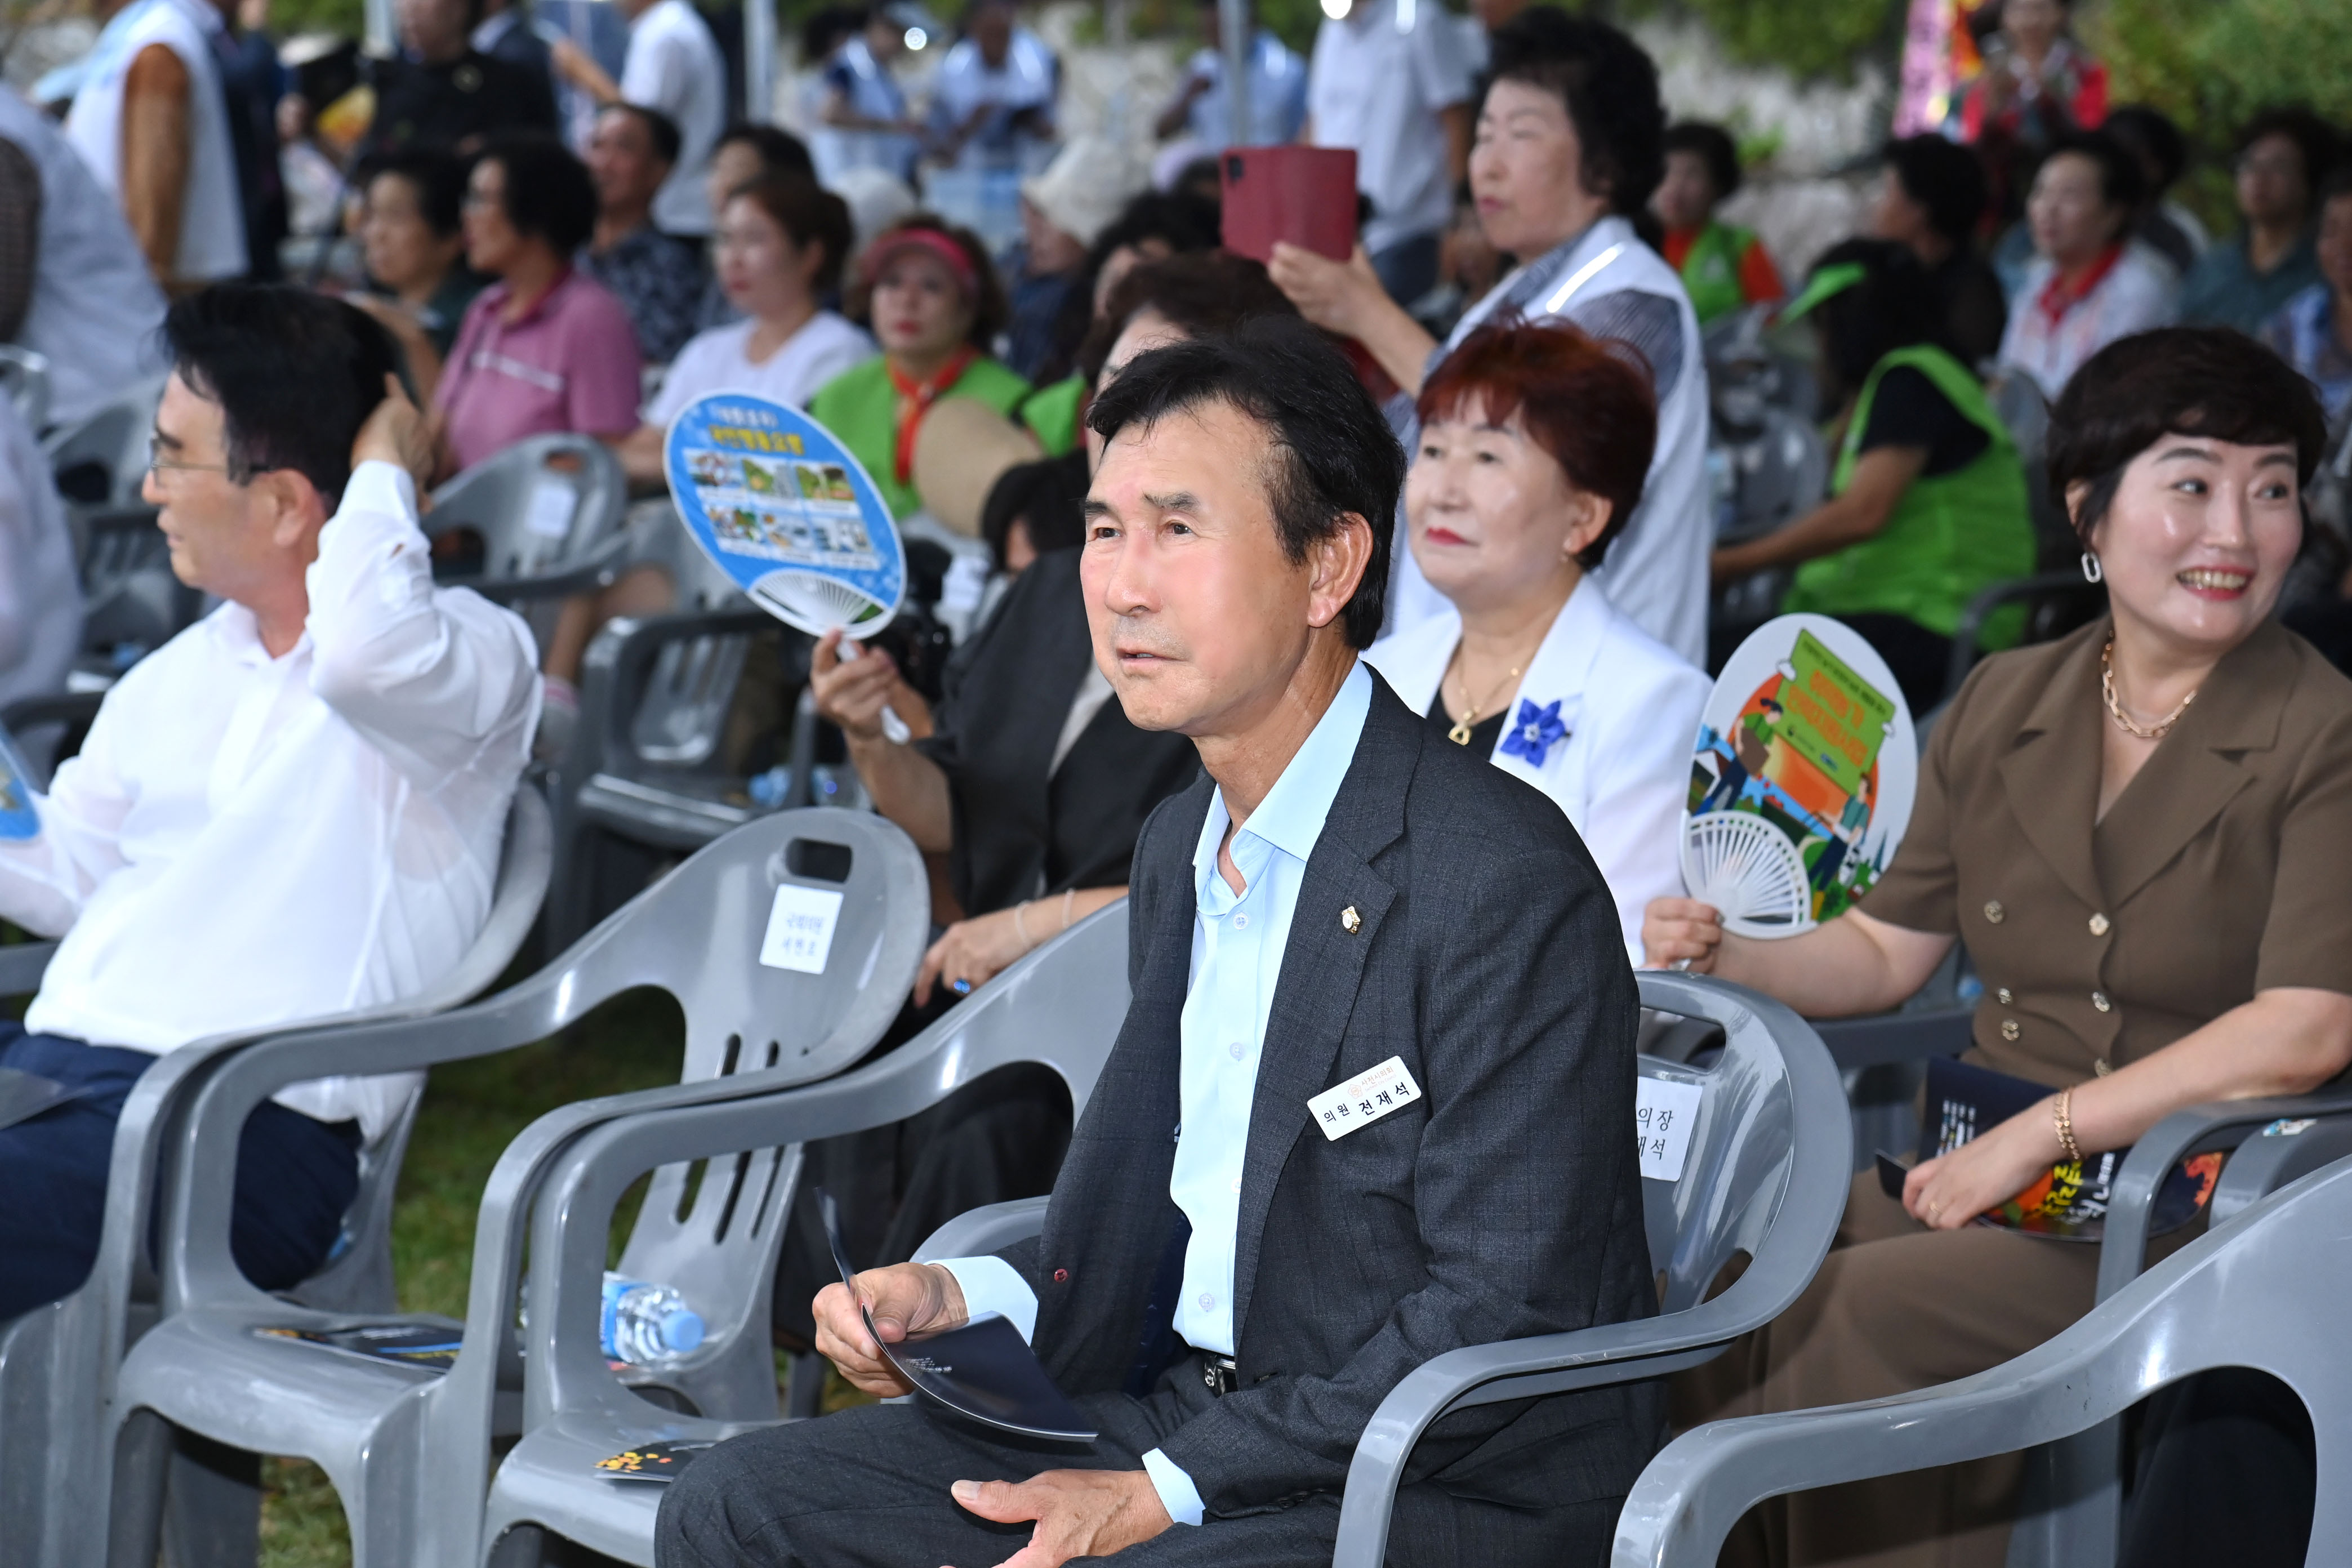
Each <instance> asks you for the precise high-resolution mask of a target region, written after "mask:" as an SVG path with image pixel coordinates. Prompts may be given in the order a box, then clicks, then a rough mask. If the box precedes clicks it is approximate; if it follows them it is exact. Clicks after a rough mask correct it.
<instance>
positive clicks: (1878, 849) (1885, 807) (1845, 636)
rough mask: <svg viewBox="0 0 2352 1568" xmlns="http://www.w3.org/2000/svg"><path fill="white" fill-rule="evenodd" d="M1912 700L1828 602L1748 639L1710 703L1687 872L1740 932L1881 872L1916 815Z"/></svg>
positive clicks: (1818, 915)
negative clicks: (1825, 610) (1827, 608)
mask: <svg viewBox="0 0 2352 1568" xmlns="http://www.w3.org/2000/svg"><path fill="white" fill-rule="evenodd" d="M1918 767H1919V761H1918V742H1917V739H1916V735H1915V732H1914V731H1913V730H1912V727H1911V711H1910V710H1909V709H1908V708H1906V706H1905V705H1904V701H1903V693H1902V691H1901V689H1899V688H1898V687H1897V686H1896V685H1895V677H1894V675H1893V674H1892V673H1891V672H1889V671H1888V669H1887V668H1886V661H1885V660H1884V659H1882V658H1879V657H1878V654H1877V653H1876V651H1875V650H1874V649H1873V648H1872V647H1871V646H1870V645H1869V644H1868V643H1866V642H1864V640H1863V639H1862V637H1861V636H1860V634H1858V633H1856V632H1855V631H1854V630H1853V628H1852V627H1850V626H1845V625H1844V624H1843V623H1842V622H1839V621H1833V620H1831V619H1830V618H1829V617H1827V616H1780V617H1779V618H1777V619H1775V620H1771V621H1768V622H1766V623H1765V624H1764V625H1763V626H1759V627H1758V628H1757V629H1756V631H1755V632H1754V633H1752V634H1751V635H1750V636H1749V637H1748V640H1747V641H1746V642H1743V643H1741V644H1740V645H1739V647H1738V651H1737V652H1735V653H1734V654H1733V655H1732V656H1731V658H1730V659H1729V660H1728V661H1727V663H1726V664H1725V665H1724V667H1723V674H1722V675H1721V676H1720V677H1718V678H1717V680H1716V683H1715V689H1714V691H1713V692H1712V693H1710V694H1709V695H1708V697H1707V700H1706V709H1705V710H1703V711H1702V712H1701V714H1700V717H1699V728H1698V737H1697V742H1696V746H1695V747H1694V749H1693V756H1692V759H1691V784H1690V795H1689V796H1688V798H1687V799H1686V800H1685V810H1684V815H1683V844H1682V864H1683V882H1684V885H1685V887H1687V888H1688V889H1689V890H1690V896H1691V897H1692V898H1694V899H1697V900H1701V901H1702V902H1705V903H1708V904H1712V905H1714V906H1715V908H1716V909H1717V910H1718V911H1719V912H1720V913H1721V914H1722V916H1723V925H1724V929H1725V930H1727V931H1733V932H1735V933H1737V934H1738V935H1740V936H1761V937H1778V936H1794V935H1796V934H1797V933H1798V932H1799V931H1810V930H1811V929H1812V928H1813V927H1814V926H1815V925H1818V924H1820V923H1821V922H1822V921H1828V920H1832V919H1834V918H1835V917H1836V916H1838V915H1840V914H1842V913H1843V912H1844V911H1845V910H1849V909H1851V908H1853V906H1854V905H1855V904H1856V903H1858V902H1860V901H1861V900H1862V898H1863V896H1864V894H1866V893H1868V892H1869V891H1870V889H1872V888H1873V887H1874V886H1875V885H1876V884H1877V881H1878V879H1879V877H1880V876H1881V875H1882V874H1883V873H1884V872H1885V869H1886V867H1887V865H1888V863H1889V862H1891V861H1892V860H1893V859H1894V858H1895V850H1896V848H1898V847H1900V846H1901V844H1902V842H1903V833H1904V830H1905V829H1906V828H1907V827H1908V826H1910V824H1911V802H1912V796H1913V795H1914V793H1915V791H1916V787H1917V784H1918Z"/></svg>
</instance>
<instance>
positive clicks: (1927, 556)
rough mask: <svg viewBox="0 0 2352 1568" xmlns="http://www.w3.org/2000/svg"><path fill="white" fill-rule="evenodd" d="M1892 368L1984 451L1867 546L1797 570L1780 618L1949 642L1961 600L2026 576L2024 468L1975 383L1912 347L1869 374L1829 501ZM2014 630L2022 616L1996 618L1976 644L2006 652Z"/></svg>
mask: <svg viewBox="0 0 2352 1568" xmlns="http://www.w3.org/2000/svg"><path fill="white" fill-rule="evenodd" d="M1897 365H1908V366H1910V367H1911V368H1912V369H1913V370H1916V371H1918V372H1919V373H1920V374H1923V375H1925V376H1927V379H1928V380H1929V381H1931V382H1933V383H1935V384H1936V390H1937V391H1938V392H1941V393H1942V394H1943V395H1945V396H1946V397H1948V398H1949V399H1951V402H1952V406H1953V407H1955V408H1957V409H1958V410H1959V411H1960V414H1961V416H1963V417H1965V418H1966V419H1967V420H1968V421H1969V424H1971V425H1974V426H1977V427H1978V428H1979V429H1980V430H1982V431H1983V432H1984V433H1985V434H1986V435H1987V436H1988V437H1990V438H1991V439H1990V444H1989V445H1988V446H1987V447H1985V449H1984V450H1983V451H1982V452H1980V453H1979V454H1978V455H1977V458H1976V460H1975V461H1974V462H1971V463H1969V465H1968V466H1967V467H1965V468H1958V469H1956V470H1954V471H1953V472H1951V473H1948V474H1938V475H1937V476H1935V477H1934V478H1932V479H1931V478H1927V477H1926V476H1922V477H1921V478H1919V479H1914V480H1912V481H1911V485H1910V488H1909V489H1906V490H1905V491H1904V492H1903V496H1902V499H1901V500H1897V501H1896V502H1895V512H1894V515H1893V516H1891V517H1889V518H1888V519H1887V520H1886V526H1885V528H1883V529H1881V530H1879V531H1878V532H1877V533H1876V534H1875V535H1874V536H1873V537H1871V538H1869V539H1865V540H1864V541H1863V542H1861V543H1859V544H1850V545H1848V546H1846V548H1844V549H1843V550H1841V551H1839V552H1836V553H1835V554H1833V555H1824V556H1821V557H1819V558H1817V559H1815V560H1811V561H1808V562H1806V563H1804V564H1803V565H1802V566H1800V567H1798V568H1797V580H1796V584H1795V586H1794V587H1792V588H1791V589H1790V592H1789V598H1788V602H1787V603H1786V604H1784V605H1782V606H1781V608H1782V609H1783V610H1785V611H1798V610H1811V611H1813V612H1815V613H1817V614H1821V615H1828V616H1838V615H1861V614H1865V613H1870V612H1878V613H1884V614H1891V615H1897V616H1906V617H1907V618H1909V619H1911V620H1914V621H1916V622H1917V623H1918V624H1919V625H1921V626H1926V627H1927V629H1928V630H1930V631H1933V632H1938V633H1940V634H1942V635H1943V636H1945V637H1950V636H1951V635H1952V633H1953V631H1954V630H1955V629H1956V628H1957V627H1958V626H1959V621H1960V611H1961V610H1962V609H1964V608H1966V607H1967V605H1968V602H1969V600H1970V599H1972V598H1974V597H1975V596H1976V595H1978V594H1979V593H1981V592H1982V591H1983V590H1984V589H1986V588H1987V587H1989V586H1990V585H1991V584H1995V583H1998V582H2001V581H2003V580H2005V579H2007V578H2011V577H2022V576H2025V575H2026V574H2029V573H2031V572H2032V570H2033V552H2034V543H2033V524H2032V521H2031V520H2030V518H2029V516H2028V513H2027V510H2026V493H2025V467H2024V465H2023V464H2022V463H2021V462H2020V461H2019V460H2018V456H2017V443H2016V442H2014V441H2012V440H2011V439H2010V435H2009V430H2008V427H2007V426H2004V425H2002V424H2001V422H2000V416H1999V415H1997V414H1995V413H1994V412H1993V409H1992V403H1991V401H1990V399H1988V398H1987V397H1986V396H1985V392H1984V388H1983V386H1982V385H1980V384H1979V383H1978V381H1977V378H1976V377H1975V376H1974V375H1973V374H1969V370H1968V368H1967V367H1966V366H1964V365H1962V364H1961V363H1960V362H1959V361H1958V360H1956V359H1954V358H1953V357H1952V356H1951V355H1950V354H1948V353H1945V352H1944V351H1943V350H1942V349H1939V348H1936V347H1933V346H1932V345H1930V344H1927V343H1915V344H1913V345H1912V346H1911V347H1909V348H1901V349H1896V350H1895V352H1894V353H1890V354H1888V355H1887V356H1886V357H1885V358H1884V359H1882V360H1880V361H1879V362H1878V363H1876V364H1874V365H1873V366H1871V369H1870V377H1869V379H1868V380H1866V381H1864V383H1863V384H1862V395H1861V396H1860V397H1858V398H1856V399H1855V400H1854V405H1853V417H1852V418H1851V419H1849V420H1848V421H1847V422H1846V430H1845V442H1844V444H1843V446H1842V447H1840V448H1839V450H1838V460H1837V468H1836V469H1835V470H1834V471H1833V472H1832V474H1831V476H1830V493H1831V494H1832V495H1843V494H1844V493H1845V489H1846V487H1847V486H1848V485H1850V484H1852V483H1853V466H1854V463H1855V462H1856V461H1857V460H1858V459H1859V458H1861V456H1862V437H1863V432H1864V431H1865V430H1867V429H1868V428H1869V427H1870V407H1871V403H1872V401H1873V400H1874V398H1875V397H1876V396H1877V394H1878V384H1879V381H1880V379H1881V378H1882V377H1884V376H1885V374H1886V373H1887V372H1888V371H1890V370H1893V369H1894V368H1895V366H1897ZM2022 625H2023V616H2022V613H2021V611H2017V610H2015V609H2011V610H2009V611H2004V612H2002V613H2001V614H2000V615H1997V616H1994V617H1993V618H1992V619H1991V620H1990V621H1989V622H1988V623H1987V624H1986V626H1985V628H1984V631H1983V634H1982V636H1981V637H1980V638H1979V641H1980V642H1981V644H1982V646H1984V647H1988V648H2000V647H2009V646H2010V645H2011V644H2012V643H2014V642H2015V641H2016V640H2017V638H2018V636H2019V634H2020V632H2021V629H2022Z"/></svg>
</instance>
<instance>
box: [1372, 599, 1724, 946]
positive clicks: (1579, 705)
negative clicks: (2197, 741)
mask: <svg viewBox="0 0 2352 1568" xmlns="http://www.w3.org/2000/svg"><path fill="white" fill-rule="evenodd" d="M1461 640H1462V617H1461V616H1460V615H1459V614H1457V613H1456V612H1455V611H1454V609H1453V608H1452V607H1451V606H1449V607H1447V608H1446V609H1445V610H1444V612H1443V613H1441V614H1439V615H1436V616H1431V617H1430V618H1429V619H1427V620H1424V621H1423V622H1421V623H1420V624H1419V625H1417V626H1411V627H1408V628H1407V629H1406V630H1404V631H1401V632H1398V633H1396V634H1395V635H1394V636H1392V637H1382V638H1381V640H1380V641H1379V642H1376V643H1374V644H1373V645H1372V646H1371V647H1370V650H1369V651H1367V652H1366V653H1365V655H1364V661H1365V662H1366V663H1368V664H1370V666H1371V667H1372V668H1374V669H1377V670H1379V671H1380V672H1381V675H1382V676H1383V677H1385V678H1386V679H1387V680H1388V683H1389V685H1390V686H1391V687H1392V688H1393V689H1395V691H1396V694H1397V695H1398V696H1399V697H1401V698H1402V699H1403V700H1404V702H1405V705H1406V706H1407V707H1409V708H1411V709H1412V710H1413V711H1414V712H1416V713H1420V714H1423V715H1426V714H1427V713H1428V711H1429V705H1430V703H1431V702H1432V701H1433V700H1435V698H1436V696H1437V686H1438V682H1439V681H1441V680H1443V679H1444V678H1445V667H1446V665H1447V663H1448V662H1450V661H1451V660H1452V658H1454V645H1455V644H1457V643H1459V642H1460V641H1461ZM1710 689H1712V683H1710V682H1709V681H1708V679H1707V678H1706V676H1705V675H1704V674H1702V673H1701V672H1700V671H1698V670H1697V669H1696V668H1692V667H1691V665H1690V664H1689V663H1687V662H1686V661H1685V659H1684V658H1682V657H1681V656H1680V655H1678V654H1676V653H1675V652H1674V650H1673V649H1671V648H1669V647H1666V646H1665V645H1664V644H1663V643H1661V642H1659V641H1658V640H1657V639H1656V638H1655V637H1652V636H1650V634H1649V633H1647V632H1645V631H1643V629H1642V628H1641V627H1639V626H1635V625H1634V624H1633V621H1632V620H1630V619H1628V618H1627V617H1626V616H1625V615H1624V614H1623V613H1622V612H1621V611H1620V610H1619V609H1618V608H1617V607H1616V606H1615V605H1612V604H1611V603H1610V602H1609V595H1607V594H1606V593H1605V592H1604V591H1603V590H1602V589H1601V584H1599V583H1597V582H1595V581H1593V579H1591V577H1587V578H1585V579H1584V580H1583V581H1582V582H1580V583H1579V584H1577V585H1576V591H1575V592H1574V593H1572V594H1570V595H1569V596H1568V603H1567V605H1564V606H1562V608H1561V610H1560V612H1559V616H1558V618H1556V619H1555V620H1554V621H1553V622H1552V624H1551V630H1549V631H1548V632H1546V633H1545V634H1544V640H1543V646H1542V647H1539V648H1538V649H1537V650H1536V657H1535V660H1534V662H1533V663H1531V664H1529V665H1528V672H1527V674H1526V676H1525V677H1523V678H1522V679H1521V680H1520V682H1519V689H1518V690H1517V691H1516V692H1514V693H1512V695H1511V705H1510V709H1509V712H1510V715H1511V717H1510V718H1509V719H1507V720H1506V721H1505V722H1504V727H1503V737H1502V742H1497V743H1496V748H1495V752H1494V755H1493V757H1492V759H1491V760H1492V761H1493V763H1494V764H1495V765H1496V767H1498V768H1500V769H1502V770H1503V771H1504V772H1505V773H1512V774H1516V775H1517V777H1519V778H1522V779H1525V780H1526V781H1527V782H1528V783H1529V784H1533V785H1535V786H1536V788H1538V789H1539V790H1541V791H1543V792H1544V794H1546V795H1549V796H1551V798H1552V799H1553V800H1554V801H1556V802H1558V803H1559V808H1560V810H1562V811H1563V812H1566V813H1567V814H1568V820H1569V822H1570V824H1571V825H1572V826H1574V827H1575V828H1576V831H1577V833H1578V834H1579V835H1580V837H1582V838H1583V839H1584V844H1585V847H1586V848H1588V849H1590V850H1591V851H1592V858H1593V860H1594V861H1595V862H1596V863H1597V864H1598V865H1599V866H1600V868H1601V876H1603V877H1605V878H1606V879H1608V881H1609V891H1610V894H1611V896H1612V897H1613V898H1614V899H1615V900H1617V919H1618V923H1619V924H1620V925H1621V926H1622V927H1623V929H1624V933H1625V950H1626V952H1628V953H1629V954H1630V955H1631V956H1632V958H1633V963H1634V964H1635V965H1636V966H1637V967H1638V966H1639V965H1640V963H1641V962H1642V910H1643V906H1644V905H1646V904H1647V903H1648V902H1649V901H1650V900H1652V899H1657V898H1674V897H1679V896H1680V895H1681V893H1682V890H1683V875H1682V856H1681V848H1680V847H1681V840H1682V812H1683V805H1684V801H1685V796H1687V795H1689V794H1690V782H1691V745H1692V742H1693V741H1694V740H1695V739H1696V737H1697V734H1698V716H1699V710H1700V709H1701V708H1703V707H1705V706H1706V695H1707V692H1708V691H1709V690H1710ZM1522 702H1528V703H1532V704H1534V705H1535V707H1536V709H1537V710H1538V711H1539V712H1540V711H1542V710H1547V709H1549V707H1550V705H1551V704H1552V703H1554V702H1558V703H1559V722H1560V723H1561V724H1562V725H1564V726H1565V727H1566V730H1567V733H1566V734H1565V735H1564V736H1563V737H1562V738H1561V739H1560V740H1559V741H1558V742H1555V743H1553V744H1551V745H1549V746H1547V747H1545V748H1543V752H1544V756H1543V761H1542V763H1540V764H1535V763H1529V762H1528V759H1527V758H1525V757H1523V756H1519V755H1517V754H1511V753H1507V752H1505V751H1504V750H1503V742H1508V741H1509V740H1510V738H1511V735H1512V732H1513V731H1514V730H1515V729H1517V727H1518V721H1519V705H1520V704H1521V703H1522Z"/></svg>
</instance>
